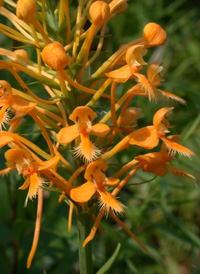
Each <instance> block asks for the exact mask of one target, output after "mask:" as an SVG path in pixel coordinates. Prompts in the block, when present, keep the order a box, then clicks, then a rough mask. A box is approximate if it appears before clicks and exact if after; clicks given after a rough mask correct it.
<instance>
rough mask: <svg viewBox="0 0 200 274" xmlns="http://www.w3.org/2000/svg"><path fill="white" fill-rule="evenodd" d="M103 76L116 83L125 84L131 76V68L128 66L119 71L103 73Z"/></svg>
mask: <svg viewBox="0 0 200 274" xmlns="http://www.w3.org/2000/svg"><path fill="white" fill-rule="evenodd" d="M105 75H106V76H107V77H108V78H110V79H112V80H113V81H114V82H117V83H125V82H126V81H127V80H128V79H129V78H130V77H131V76H132V72H131V67H130V66H129V65H126V66H123V67H121V68H120V69H116V70H113V71H111V72H108V73H105Z"/></svg>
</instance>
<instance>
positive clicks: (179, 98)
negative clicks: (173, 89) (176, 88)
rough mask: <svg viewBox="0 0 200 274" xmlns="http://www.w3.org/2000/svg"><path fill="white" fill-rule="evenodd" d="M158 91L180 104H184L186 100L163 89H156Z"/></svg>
mask: <svg viewBox="0 0 200 274" xmlns="http://www.w3.org/2000/svg"><path fill="white" fill-rule="evenodd" d="M157 91H158V92H160V93H161V94H162V95H163V96H165V97H167V98H170V99H172V100H175V101H177V102H179V103H181V104H184V105H185V104H186V101H185V100H184V99H182V98H181V97H179V96H177V95H175V94H173V93H170V92H166V91H164V90H161V89H157Z"/></svg>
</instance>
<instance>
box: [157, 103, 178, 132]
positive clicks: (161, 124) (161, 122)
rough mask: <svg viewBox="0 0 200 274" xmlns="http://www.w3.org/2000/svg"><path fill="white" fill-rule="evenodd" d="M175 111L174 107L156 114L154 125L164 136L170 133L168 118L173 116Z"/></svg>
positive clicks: (160, 110) (163, 109)
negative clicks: (172, 112)
mask: <svg viewBox="0 0 200 274" xmlns="http://www.w3.org/2000/svg"><path fill="white" fill-rule="evenodd" d="M173 109H174V108H173V107H170V108H161V109H159V110H158V111H157V112H156V113H155V114H154V117H153V125H154V127H155V128H156V130H157V131H158V132H159V133H160V134H162V135H164V134H165V133H167V132H169V131H168V128H169V127H170V124H169V122H168V120H167V118H166V117H167V116H168V115H170V114H171V111H172V110H173Z"/></svg>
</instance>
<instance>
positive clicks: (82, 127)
mask: <svg viewBox="0 0 200 274" xmlns="http://www.w3.org/2000/svg"><path fill="white" fill-rule="evenodd" d="M96 117H97V114H96V113H95V112H94V111H93V110H92V109H90V108H89V107H86V106H79V107H77V108H75V109H74V111H73V112H72V113H71V114H70V116H69V119H70V120H72V121H73V122H74V123H75V125H72V126H69V127H64V128H62V129H61V130H60V131H59V133H58V134H57V140H58V142H61V143H63V144H69V143H71V142H72V141H73V140H74V139H75V138H77V137H78V136H80V138H81V142H80V144H79V146H77V147H76V148H75V150H74V155H75V157H83V158H84V160H85V161H86V162H91V161H92V160H94V159H96V158H97V156H98V155H99V154H100V150H99V149H98V148H96V147H95V145H94V144H93V143H92V142H91V141H90V138H89V134H92V135H95V136H98V137H104V136H105V135H106V134H107V133H108V132H109V130H110V129H109V127H108V126H107V125H105V124H100V123H99V124H96V125H94V126H93V125H92V121H93V120H94V119H95V118H96Z"/></svg>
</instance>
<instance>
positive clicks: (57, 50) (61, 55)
mask: <svg viewBox="0 0 200 274" xmlns="http://www.w3.org/2000/svg"><path fill="white" fill-rule="evenodd" d="M42 59H43V61H44V63H45V64H47V65H48V66H49V67H51V68H53V69H55V70H57V71H59V70H63V69H64V68H65V67H66V65H67V64H68V63H69V57H68V56H67V54H66V52H65V49H64V47H63V45H62V44H60V43H59V42H56V41H55V42H53V43H50V44H48V45H47V46H46V47H44V49H43V51H42Z"/></svg>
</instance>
